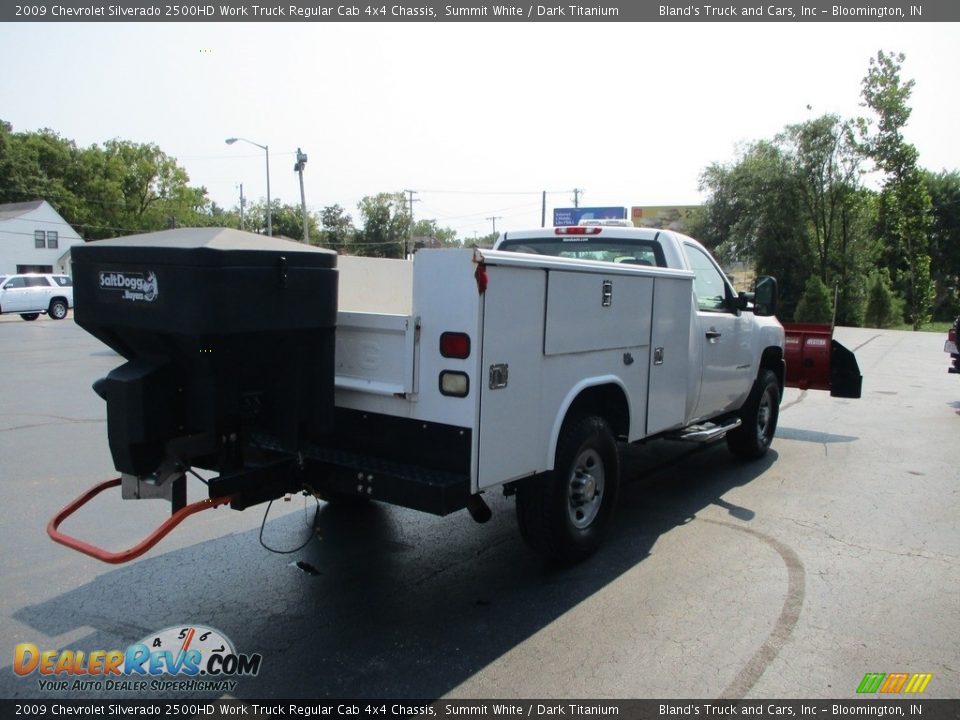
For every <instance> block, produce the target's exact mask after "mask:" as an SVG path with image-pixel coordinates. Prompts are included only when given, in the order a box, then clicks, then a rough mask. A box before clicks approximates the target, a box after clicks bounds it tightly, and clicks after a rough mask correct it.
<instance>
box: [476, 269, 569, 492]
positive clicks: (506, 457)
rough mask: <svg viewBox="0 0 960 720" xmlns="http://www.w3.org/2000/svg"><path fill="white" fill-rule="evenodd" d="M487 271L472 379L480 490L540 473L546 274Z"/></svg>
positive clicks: (512, 270)
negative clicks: (478, 357)
mask: <svg viewBox="0 0 960 720" xmlns="http://www.w3.org/2000/svg"><path fill="white" fill-rule="evenodd" d="M487 272H488V273H489V277H490V285H489V289H488V290H487V292H486V293H484V296H483V310H482V312H483V343H482V345H483V351H482V352H483V357H482V360H481V364H480V376H479V377H478V378H477V385H478V390H477V392H479V394H480V422H479V428H480V444H479V452H478V457H479V467H478V468H477V485H478V487H479V488H481V489H482V488H484V487H489V486H491V485H496V484H499V483H502V482H504V481H505V480H510V479H512V478H516V477H521V476H523V475H529V474H531V473H534V472H537V471H539V470H542V469H544V468H543V455H544V453H543V444H542V442H541V441H540V437H541V426H542V420H541V417H540V410H541V384H542V371H543V316H544V310H545V308H544V303H545V300H546V282H547V272H546V271H545V270H531V269H527V268H516V267H497V266H489V267H488V268H487ZM551 419H552V418H551Z"/></svg>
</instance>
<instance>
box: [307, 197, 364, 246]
mask: <svg viewBox="0 0 960 720" xmlns="http://www.w3.org/2000/svg"><path fill="white" fill-rule="evenodd" d="M320 223H321V225H322V226H323V229H322V230H321V231H320V235H319V238H320V245H322V246H323V247H327V248H330V249H332V250H336V251H337V252H345V251H349V249H350V247H351V246H352V244H353V240H354V235H355V234H356V232H357V231H356V229H355V228H354V227H353V220H352V218H351V217H350V215H349V214H348V213H347V212H346V211H345V210H344V209H343V208H342V207H340V206H339V205H328V206H327V207H325V208H323V209H322V210H321V211H320ZM311 237H312V236H311Z"/></svg>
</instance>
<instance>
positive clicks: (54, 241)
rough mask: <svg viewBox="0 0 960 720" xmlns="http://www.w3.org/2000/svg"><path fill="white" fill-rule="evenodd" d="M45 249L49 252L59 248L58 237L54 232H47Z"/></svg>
mask: <svg viewBox="0 0 960 720" xmlns="http://www.w3.org/2000/svg"><path fill="white" fill-rule="evenodd" d="M47 247H48V248H50V249H51V250H53V249H57V248H59V247H60V235H59V234H58V233H57V231H56V230H47Z"/></svg>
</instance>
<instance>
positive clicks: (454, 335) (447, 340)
mask: <svg viewBox="0 0 960 720" xmlns="http://www.w3.org/2000/svg"><path fill="white" fill-rule="evenodd" d="M440 354H441V355H443V357H445V358H454V359H456V360H466V359H467V358H468V357H470V336H469V335H467V334H466V333H460V332H445V333H443V334H442V335H440Z"/></svg>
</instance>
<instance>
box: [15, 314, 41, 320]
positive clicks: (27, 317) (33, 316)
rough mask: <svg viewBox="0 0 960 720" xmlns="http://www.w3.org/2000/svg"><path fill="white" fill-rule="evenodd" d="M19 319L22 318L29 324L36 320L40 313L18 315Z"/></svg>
mask: <svg viewBox="0 0 960 720" xmlns="http://www.w3.org/2000/svg"><path fill="white" fill-rule="evenodd" d="M20 317H22V318H23V319H24V320H26V321H27V322H31V321H33V320H36V319H37V318H38V317H40V313H20Z"/></svg>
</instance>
